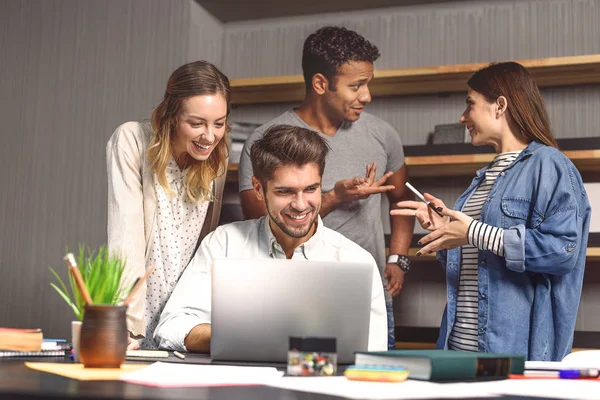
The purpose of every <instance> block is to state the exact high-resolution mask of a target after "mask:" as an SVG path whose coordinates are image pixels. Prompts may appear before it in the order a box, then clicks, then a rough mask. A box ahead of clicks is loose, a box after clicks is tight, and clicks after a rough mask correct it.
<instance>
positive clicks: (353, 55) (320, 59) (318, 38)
mask: <svg viewBox="0 0 600 400" xmlns="http://www.w3.org/2000/svg"><path fill="white" fill-rule="evenodd" d="M380 55H381V53H379V49H378V48H377V46H375V45H374V44H372V43H371V42H369V41H368V40H367V39H365V38H364V37H362V36H361V35H359V34H358V33H356V32H354V31H351V30H349V29H346V28H344V27H339V26H325V27H323V28H321V29H319V30H318V31H316V32H315V33H313V34H311V35H310V36H309V37H307V38H306V40H305V41H304V49H303V51H302V72H303V73H304V83H305V85H306V92H307V93H308V92H310V90H311V88H312V78H313V76H314V75H315V74H318V73H320V74H323V75H324V76H325V78H327V80H328V81H329V82H330V83H331V86H330V89H331V90H335V87H334V86H333V78H334V77H335V76H336V75H337V74H338V72H339V70H340V67H341V66H342V65H344V64H345V63H347V62H349V61H367V62H370V63H374V62H375V61H376V60H377V59H378V58H379V56H380Z"/></svg>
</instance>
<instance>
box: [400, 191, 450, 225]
mask: <svg viewBox="0 0 600 400" xmlns="http://www.w3.org/2000/svg"><path fill="white" fill-rule="evenodd" d="M423 196H425V199H427V201H429V202H430V203H431V204H432V205H433V206H434V207H436V208H437V209H438V211H439V210H440V209H446V205H445V204H444V202H443V201H442V200H440V199H438V198H436V197H433V196H432V195H430V194H429V193H424V194H423ZM396 207H397V209H395V210H392V211H390V214H391V215H404V216H407V217H413V216H414V217H415V218H416V219H417V221H419V224H421V228H423V229H427V230H428V231H434V230H436V229H440V228H441V227H442V226H444V225H445V224H447V223H448V222H449V221H450V217H443V218H442V217H440V216H439V215H437V214H436V213H435V212H434V211H433V210H432V209H431V208H429V207H428V206H427V204H425V203H423V202H422V201H411V200H408V201H401V202H399V203H396Z"/></svg>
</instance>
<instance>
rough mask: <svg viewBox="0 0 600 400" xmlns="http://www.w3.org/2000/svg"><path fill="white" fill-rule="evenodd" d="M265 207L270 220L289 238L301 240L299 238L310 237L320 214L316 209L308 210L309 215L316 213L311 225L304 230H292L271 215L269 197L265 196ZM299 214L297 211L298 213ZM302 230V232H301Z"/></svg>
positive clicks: (307, 225)
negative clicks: (309, 234)
mask: <svg viewBox="0 0 600 400" xmlns="http://www.w3.org/2000/svg"><path fill="white" fill-rule="evenodd" d="M265 206H266V207H267V213H268V214H269V218H271V220H272V221H273V222H274V223H275V225H277V226H278V227H279V229H281V230H282V232H283V233H285V234H286V235H288V236H291V237H293V238H296V239H299V238H303V237H304V236H306V235H308V233H309V232H310V230H311V229H312V227H313V225H314V224H315V222H316V221H317V218H318V212H317V210H316V209H315V208H314V207H311V208H310V210H307V213H314V216H313V218H312V220H311V221H310V223H308V224H306V229H304V227H298V228H295V229H294V228H291V227H290V226H288V225H286V224H285V223H284V222H283V221H282V220H281V219H279V218H278V217H277V216H275V215H273V214H272V213H271V210H270V209H269V202H268V201H267V197H266V196H265ZM294 211H296V210H294ZM296 212H297V211H296ZM300 229H302V230H300Z"/></svg>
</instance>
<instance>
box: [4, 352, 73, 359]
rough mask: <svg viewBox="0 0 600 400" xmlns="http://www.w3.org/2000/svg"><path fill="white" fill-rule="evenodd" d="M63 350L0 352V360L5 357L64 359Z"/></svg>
mask: <svg viewBox="0 0 600 400" xmlns="http://www.w3.org/2000/svg"><path fill="white" fill-rule="evenodd" d="M64 356H66V351H65V350H42V351H2V350H0V358H6V357H64Z"/></svg>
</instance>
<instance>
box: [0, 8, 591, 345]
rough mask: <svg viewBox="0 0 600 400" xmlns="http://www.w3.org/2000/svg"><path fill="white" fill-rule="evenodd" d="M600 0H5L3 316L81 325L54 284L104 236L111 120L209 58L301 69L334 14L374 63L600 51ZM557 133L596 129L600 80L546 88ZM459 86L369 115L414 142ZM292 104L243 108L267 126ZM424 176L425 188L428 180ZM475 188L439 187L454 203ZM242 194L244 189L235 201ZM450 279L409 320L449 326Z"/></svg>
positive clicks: (402, 320)
mask: <svg viewBox="0 0 600 400" xmlns="http://www.w3.org/2000/svg"><path fill="white" fill-rule="evenodd" d="M598 21H600V0H513V1H498V0H490V1H486V2H474V3H467V2H454V3H450V4H443V5H432V6H411V7H405V8H396V9H386V10H383V11H382V10H371V11H361V12H355V13H343V14H324V15H318V16H307V17H299V18H289V19H278V20H265V21H258V22H249V23H235V24H227V25H222V24H221V23H220V22H218V21H217V20H215V19H214V18H213V17H212V16H211V15H209V14H207V13H206V12H205V11H204V10H203V9H202V8H200V7H199V6H198V5H197V4H196V3H195V2H193V1H191V0H170V1H165V0H44V1H42V0H22V1H11V0H0V120H1V121H2V124H1V128H0V132H1V135H2V136H1V137H2V140H3V146H2V147H1V148H0V154H1V156H0V162H1V163H2V166H3V167H4V171H5V174H3V175H2V177H1V178H0V187H2V194H1V195H0V210H2V211H1V213H0V226H1V227H2V228H1V230H0V276H1V278H0V304H2V307H0V326H22V327H34V326H39V327H42V328H43V329H44V332H45V334H46V336H63V337H68V335H69V324H68V322H69V321H70V320H71V319H72V316H71V314H70V312H69V310H68V309H67V307H66V305H65V304H63V303H62V300H61V299H60V298H59V297H58V295H57V294H56V293H54V292H53V291H52V289H51V288H50V286H49V284H48V282H49V281H50V279H51V277H50V274H49V273H48V269H47V267H48V266H53V267H55V268H57V269H59V270H61V271H63V276H65V275H66V274H64V270H63V268H64V267H63V264H62V259H61V258H62V255H63V254H64V248H65V246H69V248H70V249H74V248H75V247H76V246H77V245H78V243H86V244H88V245H90V246H92V247H96V246H98V245H100V244H103V243H105V241H106V233H105V231H106V172H105V160H104V157H105V154H104V147H105V144H106V141H107V140H108V138H109V136H110V134H111V133H112V131H113V130H114V128H115V127H116V126H117V125H119V124H120V123H122V122H124V121H128V120H136V119H142V118H148V117H149V116H150V113H151V111H152V108H153V107H154V106H155V105H156V104H157V103H158V102H159V101H160V97H161V95H162V93H163V90H164V86H165V83H166V80H167V78H168V76H169V74H170V73H171V72H172V71H173V70H174V69H175V68H176V67H177V66H179V65H181V64H183V63H185V62H188V61H191V60H195V59H206V60H209V61H212V62H215V63H216V64H217V65H220V66H221V67H222V69H223V70H224V72H225V73H227V74H228V75H229V76H230V77H233V78H236V77H237V78H241V77H252V76H270V75H287V74H298V73H300V72H301V71H300V54H301V48H302V42H303V40H304V38H305V37H306V36H307V35H308V34H309V33H311V32H312V31H314V30H315V29H316V28H318V27H319V26H321V25H324V24H329V23H335V24H340V25H345V26H348V27H349V28H352V29H356V30H358V31H359V32H361V33H363V34H364V35H365V36H367V37H368V38H369V39H371V40H372V41H373V42H375V43H376V44H377V45H378V46H379V47H380V48H381V50H382V54H383V55H382V58H381V60H380V61H378V63H377V65H376V67H377V68H403V67H417V66H425V65H437V64H446V63H467V62H476V61H489V60H502V59H508V58H514V59H524V58H535V57H548V56H566V55H577V54H593V53H600V41H599V40H598V38H600V28H599V24H598ZM544 95H545V97H546V101H547V103H548V108H549V112H550V115H551V118H552V122H553V124H554V127H555V130H556V133H557V136H559V137H568V136H598V133H597V127H598V126H600V113H598V112H597V110H598V108H599V106H600V88H599V87H598V86H591V87H587V88H561V89H547V90H545V91H544ZM462 105H463V99H462V97H461V96H458V95H453V96H449V97H438V96H434V95H432V96H414V97H410V98H402V97H399V98H391V99H381V100H377V99H376V100H375V101H374V102H373V104H372V105H371V107H370V111H371V112H372V113H374V114H376V115H379V116H380V117H382V118H384V119H386V120H387V121H389V122H390V123H392V125H394V126H395V128H396V129H397V130H398V132H399V134H400V136H401V137H402V139H403V140H404V142H405V143H406V144H421V143H425V138H426V135H427V133H428V132H429V131H430V130H432V128H433V125H434V124H436V123H443V122H452V121H456V120H457V118H458V115H459V114H460V112H461V111H462ZM288 107H289V105H288V104H279V105H265V106H244V107H237V108H236V109H235V110H234V113H233V118H234V119H238V120H248V121H265V120H267V119H269V118H272V117H274V116H275V115H278V114H279V113H281V112H282V111H283V110H285V109H287V108H288ZM425 186H426V185H425ZM464 186H465V183H464V182H454V183H452V182H450V183H449V184H446V185H445V187H439V186H438V185H437V184H436V185H432V186H431V187H430V188H427V187H423V189H424V190H433V189H437V188H439V190H440V192H435V193H436V194H439V195H440V197H443V198H444V199H445V200H447V201H448V202H449V203H451V202H452V201H453V197H455V196H456V195H457V194H458V193H460V191H461V190H462V188H464ZM233 198H235V196H233ZM443 279H444V278H443V274H442V273H441V270H440V269H439V267H437V266H436V265H435V264H431V265H421V266H419V267H418V269H415V270H414V271H413V272H411V274H410V275H409V276H408V277H407V284H406V288H405V291H404V293H403V294H402V295H401V297H399V298H398V300H397V301H396V317H397V321H398V324H401V325H423V326H436V325H437V324H438V319H439V314H440V312H441V307H442V306H443V301H444V287H443ZM598 284H600V279H598V278H597V277H596V278H595V277H592V278H591V279H588V278H587V277H586V287H585V288H584V297H583V306H582V309H581V311H580V319H579V322H578V328H579V329H586V330H600V321H598V318H594V316H595V315H598V312H597V311H598V307H599V304H600V298H599V297H598V295H595V294H594V293H600V292H598V291H597V290H595V289H597V286H598Z"/></svg>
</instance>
